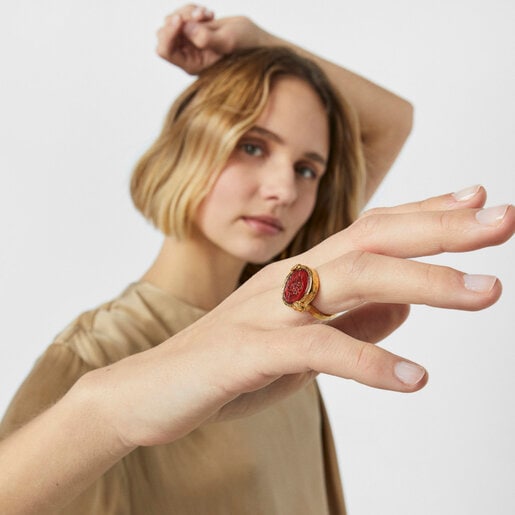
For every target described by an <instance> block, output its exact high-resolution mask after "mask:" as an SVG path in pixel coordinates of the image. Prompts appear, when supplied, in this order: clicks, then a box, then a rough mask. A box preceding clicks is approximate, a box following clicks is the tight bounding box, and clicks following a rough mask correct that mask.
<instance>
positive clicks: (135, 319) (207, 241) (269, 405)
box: [0, 6, 515, 514]
mask: <svg viewBox="0 0 515 515" xmlns="http://www.w3.org/2000/svg"><path fill="white" fill-rule="evenodd" d="M159 41H160V43H159V48H158V51H159V53H160V55H162V56H163V57H165V58H166V59H168V60H170V61H171V62H174V63H176V64H178V65H180V66H181V67H183V68H184V69H185V70H187V71H189V72H192V73H198V72H200V77H199V79H198V80H197V81H196V82H195V83H193V84H192V86H191V87H189V88H188V89H187V90H186V91H185V92H184V93H183V94H182V95H181V96H180V97H179V98H178V99H177V101H176V102H175V103H174V105H173V106H172V108H171V110H170V113H169V115H168V117H167V119H166V121H165V125H164V128H163V131H162V134H161V135H160V136H159V138H158V139H157V141H156V142H155V144H154V145H153V146H152V147H151V148H150V149H149V151H148V152H147V153H146V154H145V155H144V156H143V158H142V159H141V161H140V163H138V165H137V167H136V170H135V172H134V175H133V178H132V183H131V193H132V196H133V199H134V202H135V205H136V207H137V208H138V209H139V210H140V211H141V212H142V213H143V214H144V215H145V216H146V217H147V218H148V219H149V220H151V221H152V223H153V224H155V225H156V226H157V227H158V228H159V229H161V230H162V232H163V233H164V235H165V239H164V243H163V247H162V249H161V252H160V253H159V255H158V256H157V259H156V261H155V262H154V263H153V264H152V266H151V267H150V268H149V269H148V270H147V271H146V272H145V274H144V275H143V276H142V278H141V279H140V280H138V281H137V282H135V283H133V284H131V285H129V287H128V288H127V289H126V290H125V291H124V292H123V293H122V294H121V295H120V296H119V297H117V298H116V299H115V300H113V301H111V302H109V303H106V304H103V305H101V306H100V307H98V308H97V309H94V310H92V311H89V312H87V313H84V314H82V315H81V316H79V317H78V318H77V319H76V320H75V321H74V322H72V324H70V326H68V328H67V329H66V330H65V331H64V332H63V333H61V334H60V335H59V336H58V337H57V338H56V340H55V342H54V343H53V344H52V345H51V346H50V347H49V348H48V350H47V351H46V353H45V354H44V355H43V356H42V358H41V359H40V360H39V361H38V363H37V364H36V366H35V368H34V370H33V371H32V373H31V374H30V376H29V377H28V378H27V380H26V381H25V383H24V384H23V385H22V387H21V388H20V390H19V392H18V394H17V396H16V397H15V399H14V400H13V403H12V405H11V407H10V409H9V410H8V412H7V414H6V417H5V419H4V421H3V423H2V426H1V432H2V435H3V436H5V435H8V434H10V433H13V434H12V436H11V437H10V438H7V439H6V440H5V441H4V442H3V443H2V445H1V446H0V467H1V468H2V470H9V471H10V474H8V475H6V476H5V477H2V479H0V508H2V510H3V511H5V512H27V513H30V512H34V513H43V512H45V511H48V512H53V511H57V510H58V509H60V510H61V511H60V513H74V514H77V513H95V514H97V513H99V514H100V513H145V514H150V513H181V514H190V513H191V514H193V513H195V514H198V513H209V514H217V513H220V514H222V513H224V514H226V513H266V514H270V513H281V514H284V513H295V514H299V513H306V514H308V513H309V514H312V513H317V514H319V513H344V512H345V507H344V503H343V496H342V492H341V486H340V480H339V474H338V469H337V464H336V459H335V454H334V449H333V445H332V439H331V433H330V428H329V425H328V420H327V416H326V414H325V410H324V407H323V403H322V400H321V398H320V394H319V392H318V389H317V387H316V383H315V382H314V381H313V379H314V377H315V376H316V374H317V373H319V372H325V373H332V374H335V375H339V376H341V377H348V378H353V379H356V380H357V381H360V382H362V383H365V384H368V385H371V386H375V387H380V388H388V389H392V390H397V391H406V392H409V391H415V390H418V389H420V388H422V387H423V386H424V384H425V382H426V380H427V376H426V373H425V370H424V369H423V368H422V367H420V366H418V365H416V364H413V363H410V362H408V361H406V360H404V359H402V358H399V357H397V356H394V355H393V354H390V353H388V352H386V351H384V350H382V349H380V348H378V347H376V346H373V345H370V343H375V342H376V341H379V340H380V339H382V338H383V337H384V336H386V335H387V334H389V333H390V332H391V331H392V330H394V329H395V328H396V327H398V325H399V324H400V323H401V322H402V320H403V319H404V318H405V316H406V314H407V308H406V307H404V306H405V305H406V304H409V303H413V302H415V303H426V304H429V305H435V306H442V307H453V308H460V309H480V308H483V307H486V306H487V305H490V304H492V303H493V302H495V300H496V299H497V298H498V297H499V295H500V284H499V282H498V280H497V279H496V278H495V277H491V276H469V275H464V274H462V273H461V272H457V271H454V270H450V269H446V268H442V267H437V266H428V265H423V264H420V263H415V262H412V261H409V260H404V259H402V258H409V257H414V256H420V255H427V254H434V253H436V252H441V251H443V250H450V251H466V250H472V249H474V248H480V247H482V246H486V245H492V244H497V243H500V242H502V241H505V240H506V239H508V238H509V237H510V236H511V235H512V234H513V230H514V227H515V213H514V212H513V208H512V207H510V206H500V207H498V208H490V209H483V210H482V209H479V208H481V207H482V205H483V204H484V201H485V192H484V190H483V189H482V188H480V187H475V188H471V189H468V190H466V191H462V192H459V193H457V194H455V195H443V196H442V197H437V198H434V199H429V200H427V201H425V202H423V203H414V204H407V205H405V206H399V207H397V208H391V209H385V210H375V211H374V212H369V213H367V214H366V215H364V216H362V217H361V218H360V219H359V220H358V221H357V222H356V223H353V224H352V222H353V221H354V220H355V219H356V217H357V214H358V212H359V210H360V209H361V207H362V206H363V202H364V201H365V200H366V199H367V198H369V197H370V195H371V194H372V192H373V191H374V189H375V188H376V187H377V185H378V183H379V182H380V180H381V179H382V177H383V176H384V174H385V173H386V171H387V170H388V168H389V167H390V165H391V163H392V162H393V160H394V159H395V156H396V155H397V153H398V152H399V150H400V148H401V146H402V144H403V142H404V140H405V138H406V136H407V134H408V133H409V128H410V125H411V107H410V105H409V104H408V103H406V102H405V101H403V100H401V99H399V98H398V97H396V96H395V95H392V94H391V93H388V92H386V91H384V90H382V89H381V88H379V87H377V86H375V85H373V84H371V83H369V82H367V81H365V80H364V79H362V78H360V77H357V76H356V75H354V74H352V73H350V72H348V71H346V70H344V69H342V68H339V67H337V66H335V65H333V64H331V63H327V62H325V61H323V60H320V59H319V58H317V57H315V56H310V55H308V54H306V52H304V51H302V50H301V49H295V48H294V49H293V50H294V51H292V50H288V49H286V48H284V46H291V45H289V44H287V43H286V42H282V41H280V40H277V39H276V38H274V37H273V36H271V35H269V34H267V33H265V32H264V31H262V30H261V29H259V28H258V27H256V26H255V25H253V24H252V23H251V22H250V21H249V20H247V19H245V18H228V19H222V20H215V19H214V18H213V16H212V14H211V13H209V12H208V11H206V10H205V9H201V8H196V7H194V6H188V7H185V8H183V9H181V10H180V11H179V12H177V13H175V14H174V15H173V16H171V17H169V18H168V20H167V23H166V25H165V26H164V27H163V28H162V29H161V31H160V33H159ZM278 43H281V48H277V46H276V45H277V44H278ZM298 54H301V55H302V56H307V57H311V59H312V60H313V61H315V62H316V63H318V64H319V65H320V68H321V69H319V68H318V67H317V66H316V65H315V64H313V63H312V62H311V61H310V60H306V59H304V57H299V56H298ZM322 70H323V71H325V73H326V74H327V77H328V79H327V78H326V76H325V75H324V73H323V71H322ZM338 92H340V93H342V94H343V96H344V98H345V99H346V101H345V102H343V101H342V100H341V99H340V98H339V94H338ZM365 174H366V175H365ZM442 217H443V218H444V219H445V220H446V221H447V223H444V224H442ZM351 224H352V225H351ZM347 226H348V229H346V230H345V231H342V229H344V228H345V227H347ZM332 234H334V236H332V237H329V236H331V235H332ZM323 240H324V241H323ZM320 242H321V243H320ZM317 243H319V245H318V246H315V245H316V244H317ZM314 246H315V247H314ZM311 247H314V248H313V249H312V250H309V249H310V248H311ZM291 256H296V257H295V258H292V257H291ZM270 261H277V263H274V264H273V265H269V266H267V267H266V268H265V269H264V270H262V271H260V272H259V273H257V274H255V275H253V274H254V272H255V268H256V265H257V267H258V268H259V267H260V266H262V265H263V264H266V263H269V262H270ZM296 263H302V264H304V265H307V272H305V273H306V274H308V275H309V274H316V270H318V273H319V274H320V290H319V291H318V292H317V291H314V294H315V295H316V298H314V299H311V300H310V301H306V302H307V304H306V305H305V306H304V307H305V308H306V311H307V312H298V311H296V310H294V309H292V308H291V304H293V302H289V295H290V294H292V293H295V292H296V288H297V286H298V285H297V283H295V282H292V279H291V277H290V279H288V280H287V281H286V284H285V286H284V288H283V286H282V285H283V282H284V279H285V277H286V276H287V274H288V272H289V271H290V269H291V268H292V267H293V266H294V265H295V264H296ZM247 277H252V278H251V279H250V280H248V281H247V282H246V283H245V284H244V285H243V286H242V287H241V288H239V289H237V287H238V285H239V284H240V283H241V282H243V281H244V280H245V279H246V278H247ZM313 277H314V278H313ZM311 278H312V280H313V281H315V282H316V275H313V276H311ZM341 282H342V283H343V286H341ZM236 289H237V290H236ZM234 290H236V291H234ZM232 292H234V293H232ZM231 293H232V294H231ZM281 293H282V297H283V300H284V301H286V304H289V305H286V304H285V302H284V301H283V300H282V299H281ZM301 293H302V294H303V295H302V297H303V299H302V300H306V299H305V298H304V297H305V295H304V293H305V292H304V291H302V292H301ZM315 306H316V307H315ZM301 309H302V308H301ZM344 311H347V313H345V314H344V315H342V316H340V317H338V318H335V319H334V320H331V321H328V322H327V323H325V324H320V323H317V324H313V322H314V321H316V320H317V318H316V317H318V318H320V317H322V318H327V317H326V316H325V314H332V313H339V312H344ZM208 312H209V313H208ZM313 314H314V315H315V317H314V316H312V315H313ZM174 335H175V336H174ZM161 342H164V343H162V344H161ZM159 344H160V345H159ZM59 399H61V400H59ZM49 406H52V407H51V408H50V409H48V410H47V411H46V412H44V413H43V414H42V415H40V416H37V415H38V413H40V412H41V411H44V410H45V409H46V408H48V407H49ZM34 417H36V418H34ZM31 419H33V420H32V421H31V422H29V423H27V422H28V421H30V420H31ZM20 426H23V427H22V428H21V429H20V430H18V431H14V430H15V429H17V428H19V427H20ZM27 484H30V485H31V488H30V491H27V487H26V485H27Z"/></svg>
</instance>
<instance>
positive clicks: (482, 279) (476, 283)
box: [463, 274, 497, 293]
mask: <svg viewBox="0 0 515 515" xmlns="http://www.w3.org/2000/svg"><path fill="white" fill-rule="evenodd" d="M495 281H497V277H495V275H471V274H464V275H463V282H464V283H465V288H467V290H471V291H477V292H479V293H486V292H488V291H490V290H491V289H492V288H493V287H494V284H495Z"/></svg>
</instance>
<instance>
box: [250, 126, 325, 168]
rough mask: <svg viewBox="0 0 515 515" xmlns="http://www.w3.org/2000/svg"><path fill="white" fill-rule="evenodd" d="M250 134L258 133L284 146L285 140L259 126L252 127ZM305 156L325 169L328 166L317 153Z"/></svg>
mask: <svg viewBox="0 0 515 515" xmlns="http://www.w3.org/2000/svg"><path fill="white" fill-rule="evenodd" d="M249 132H257V133H258V134H261V135H262V136H264V137H265V138H268V139H271V140H273V141H275V142H276V143H279V144H284V140H283V139H282V138H281V137H280V136H279V135H277V134H276V133H275V132H272V131H269V130H268V129H265V128H264V127H259V125H254V127H251V128H250V129H249ZM304 156H305V157H307V158H308V159H311V160H312V161H316V162H317V163H319V164H321V165H322V166H323V167H324V168H325V167H326V166H327V161H326V160H325V159H324V158H323V157H322V156H321V155H320V154H318V153H317V152H306V153H305V154H304Z"/></svg>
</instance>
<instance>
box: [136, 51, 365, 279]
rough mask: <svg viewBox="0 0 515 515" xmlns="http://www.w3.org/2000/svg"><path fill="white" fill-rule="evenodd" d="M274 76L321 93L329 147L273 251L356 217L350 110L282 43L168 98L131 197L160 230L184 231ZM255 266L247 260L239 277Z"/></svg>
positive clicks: (356, 139) (313, 239)
mask: <svg viewBox="0 0 515 515" xmlns="http://www.w3.org/2000/svg"><path fill="white" fill-rule="evenodd" d="M281 77H295V78H299V79H301V80H303V81H305V82H306V83H307V84H308V85H310V86H311V87H312V88H313V90H314V91H315V92H316V94H317V95H318V96H319V97H320V100H321V102H322V104H323V106H324V108H325V110H326V112H327V119H328V125H329V149H330V150H329V158H328V163H327V170H326V173H325V174H324V175H323V177H322V179H321V182H320V185H319V190H318V196H317V202H316V205H315V207H314V209H313V213H312V214H311V216H310V218H309V220H308V221H307V222H306V224H305V225H304V226H303V227H302V228H301V229H300V230H299V232H298V233H297V235H296V236H295V237H294V239H293V240H292V241H291V242H290V244H289V245H288V247H287V248H286V249H285V250H284V251H283V253H282V254H281V256H280V257H281V258H285V257H290V256H293V255H296V254H299V253H300V252H304V251H305V250H307V249H309V248H311V247H313V246H314V245H316V244H317V243H319V242H320V241H322V240H324V239H325V238H327V237H328V236H330V235H331V234H334V233H335V232H337V231H340V230H342V229H343V228H345V227H346V226H348V225H349V224H351V223H352V222H353V221H354V220H355V219H356V217H357V215H358V213H359V210H360V209H361V207H362V194H363V185H364V158H363V152H362V145H361V139H360V133H359V127H358V123H357V118H356V116H355V115H354V113H353V112H352V111H351V109H350V107H349V105H348V104H347V103H346V102H345V100H344V99H343V98H341V96H340V95H338V92H337V91H335V90H334V89H333V87H332V86H331V85H330V83H329V80H328V79H327V77H326V76H325V74H324V73H323V72H322V70H321V69H320V68H319V67H318V66H317V65H316V64H315V63H313V62H312V61H310V60H308V59H304V58H302V57H300V56H298V55H297V54H295V53H294V52H292V51H291V50H289V49H287V48H283V47H272V48H270V47H269V48H254V49H248V50H243V51H238V52H235V53H233V54H231V55H229V56H227V57H225V58H223V59H221V60H219V61H218V62H217V63H215V64H214V65H212V66H211V67H209V68H207V69H206V70H204V71H203V72H202V73H201V74H200V75H199V77H198V79H197V80H196V81H195V82H194V83H193V84H191V85H190V86H189V87H188V88H187V89H186V90H185V91H184V92H183V93H182V94H181V95H180V96H179V97H178V98H177V100H176V101H175V102H174V103H173V105H172V107H171V108H170V111H169V113H168V115H167V117H166V119H165V122H164V126H163V129H162V131H161V134H160V135H159V137H158V138H157V140H156V141H155V143H154V144H153V145H152V146H151V147H150V149H149V150H148V151H147V152H146V153H145V154H144V155H143V157H142V158H141V159H140V161H139V162H138V164H137V165H136V168H135V170H134V172H133V175H132V179H131V185H130V190H131V196H132V199H133V202H134V205H135V206H136V208H137V209H138V210H139V211H141V213H142V214H143V215H144V216H145V217H146V218H147V219H148V220H150V221H151V222H152V223H153V225H154V226H155V227H157V228H158V229H159V230H161V231H162V232H163V233H164V234H165V235H173V236H175V237H177V238H179V239H181V238H184V237H187V236H188V234H190V230H191V228H192V223H193V221H194V219H195V215H196V213H197V210H198V208H199V205H200V203H201V202H202V201H203V200H204V198H205V197H206V196H207V194H208V193H209V192H210V190H211V188H212V187H213V185H214V183H215V181H216V180H217V178H218V176H219V174H220V173H221V171H222V170H223V168H224V166H225V164H226V163H227V160H228V159H229V157H230V155H231V153H232V152H233V150H234V148H235V147H236V145H237V143H238V141H239V140H240V139H241V137H242V136H243V135H244V134H245V133H246V132H247V131H248V130H249V129H250V128H251V127H252V126H254V125H255V123H256V121H257V119H258V118H259V116H260V115H261V113H262V112H263V110H264V108H265V106H266V104H267V101H268V97H269V95H270V91H271V89H272V87H273V85H274V82H275V81H276V80H277V79H278V78H281ZM278 257H279V256H278ZM278 257H277V258H278ZM277 258H276V259H277ZM261 266H262V265H261ZM259 268H260V266H257V265H256V266H252V265H249V267H248V269H247V270H246V272H244V274H243V276H242V277H244V278H246V277H248V276H250V275H252V273H253V272H255V271H256V270H257V269H259Z"/></svg>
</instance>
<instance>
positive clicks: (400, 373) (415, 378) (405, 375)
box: [394, 361, 426, 386]
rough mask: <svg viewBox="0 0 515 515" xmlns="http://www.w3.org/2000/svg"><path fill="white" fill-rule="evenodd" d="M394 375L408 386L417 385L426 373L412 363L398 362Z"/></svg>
mask: <svg viewBox="0 0 515 515" xmlns="http://www.w3.org/2000/svg"><path fill="white" fill-rule="evenodd" d="M394 373H395V375H396V376H397V378H398V379H399V380H400V381H402V382H403V383H404V384H407V385H408V386H413V385H414V384H417V383H418V382H419V381H420V380H421V379H422V378H423V377H424V375H425V373H426V371H425V370H424V369H423V368H422V367H420V366H418V365H415V364H414V363H408V362H407V361H399V362H398V363H396V364H395V367H394Z"/></svg>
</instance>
